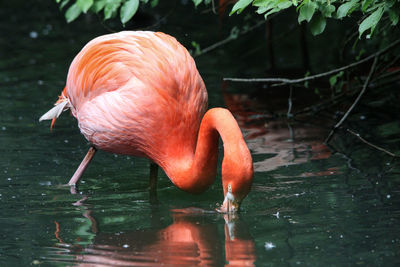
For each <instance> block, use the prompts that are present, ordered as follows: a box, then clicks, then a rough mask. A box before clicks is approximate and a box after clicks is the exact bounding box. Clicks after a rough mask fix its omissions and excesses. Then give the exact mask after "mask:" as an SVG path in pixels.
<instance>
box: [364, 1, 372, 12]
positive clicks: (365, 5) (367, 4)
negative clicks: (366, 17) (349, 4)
mask: <svg viewBox="0 0 400 267" xmlns="http://www.w3.org/2000/svg"><path fill="white" fill-rule="evenodd" d="M372 2H374V0H364V1H363V3H362V5H361V10H362V12H365V11H366V10H367V8H368V7H369V5H370V4H371V3H372Z"/></svg>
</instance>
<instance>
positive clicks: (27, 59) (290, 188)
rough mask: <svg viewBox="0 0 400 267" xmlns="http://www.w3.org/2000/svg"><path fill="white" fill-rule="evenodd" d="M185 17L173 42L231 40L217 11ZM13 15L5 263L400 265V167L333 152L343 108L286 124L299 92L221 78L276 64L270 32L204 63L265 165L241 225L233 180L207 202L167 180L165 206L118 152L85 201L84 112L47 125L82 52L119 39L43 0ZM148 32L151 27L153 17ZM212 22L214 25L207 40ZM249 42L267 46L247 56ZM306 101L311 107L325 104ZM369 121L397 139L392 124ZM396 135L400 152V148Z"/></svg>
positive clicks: (363, 152) (0, 127) (102, 158)
mask: <svg viewBox="0 0 400 267" xmlns="http://www.w3.org/2000/svg"><path fill="white" fill-rule="evenodd" d="M17 3H18V2H17ZM11 5H13V4H11ZM49 5H50V4H49ZM175 8H176V11H174V12H175V13H177V12H179V14H181V16H182V17H181V18H180V19H179V20H178V21H177V18H176V17H174V15H169V16H168V17H167V18H165V19H163V20H162V22H161V23H159V24H154V25H155V26H152V28H151V29H152V30H162V31H165V32H168V33H170V34H173V35H174V36H176V37H177V38H178V40H180V41H181V42H182V43H184V44H185V45H187V47H189V48H190V42H191V41H192V40H195V41H197V42H202V43H204V44H207V45H208V44H212V43H214V42H216V40H219V38H220V37H221V36H223V34H224V33H226V29H225V28H224V26H221V27H222V28H221V29H218V27H217V26H216V25H219V23H220V22H218V19H216V18H215V17H214V16H212V15H205V16H203V17H200V16H198V14H197V13H196V14H197V15H195V11H194V10H193V9H192V8H186V7H185V6H182V5H179V4H178V5H177V6H176V7H175ZM157 12H158V13H157V14H165V13H166V11H165V9H163V8H160V10H157ZM10 14H11V15H10ZM0 15H1V16H0V17H1V20H0V27H1V31H2V32H3V34H2V36H1V37H0V49H1V55H0V59H1V60H0V86H1V90H0V142H1V148H0V150H1V153H0V157H1V160H0V162H1V163H0V173H1V175H0V207H1V208H0V226H1V230H0V238H1V241H0V265H2V266H3V265H4V266H27V265H43V266H64V265H66V266H70V265H77V266H88V265H90V264H95V265H99V266H101V265H102V266H118V265H120V266H124V265H125V266H132V265H133V266H141V265H143V266H151V265H160V264H164V265H168V264H169V265H171V264H173V265H175V264H182V265H186V266H193V265H201V266H207V265H209V266H221V265H231V266H245V265H250V266H251V265H259V266H264V265H267V266H282V265H283V266H285V265H289V266H291V265H306V266H326V265H330V266H343V265H385V266H390V265H392V266H395V265H396V264H399V263H400V262H399V256H400V255H399V252H400V250H399V242H400V231H399V227H398V226H399V218H400V212H399V211H400V209H399V207H400V205H399V204H400V203H399V190H398V188H399V181H400V179H399V167H398V165H396V162H393V161H392V160H391V159H390V158H388V157H386V156H385V155H384V154H381V153H378V152H375V151H373V150H370V149H369V148H365V146H363V145H362V144H360V143H359V142H357V141H355V140H354V139H340V138H336V139H335V140H334V142H335V144H337V147H339V148H342V149H341V151H342V152H343V153H339V152H335V151H332V150H330V149H328V148H327V147H326V146H325V145H324V144H323V140H324V138H325V137H326V136H327V133H328V131H329V126H330V125H331V124H332V123H333V119H334V117H333V116H332V115H331V114H330V113H329V112H326V113H321V114H319V116H318V117H308V118H307V117H304V118H298V119H297V120H286V119H278V118H276V117H274V116H273V115H272V113H271V111H274V112H275V114H276V113H279V112H281V113H285V112H286V110H285V109H286V108H287V107H286V103H287V97H288V91H287V90H285V89H278V90H281V91H279V92H277V91H275V92H266V91H265V90H266V89H265V88H263V87H262V85H235V84H231V83H222V82H221V81H222V77H227V76H232V75H244V74H248V73H251V71H252V70H255V69H258V68H260V69H265V68H266V67H267V65H268V62H267V60H266V61H265V62H261V61H260V60H259V59H260V55H264V54H265V51H264V50H263V48H262V46H263V44H262V42H260V39H261V38H260V37H259V36H261V35H262V32H263V29H260V30H259V31H256V32H255V33H254V34H249V35H248V36H246V37H245V38H243V39H241V40H238V41H237V42H235V43H234V44H232V45H230V46H228V47H226V48H224V49H218V50H216V51H214V52H210V53H207V54H205V55H202V56H199V57H197V58H196V63H197V66H198V69H199V71H200V73H201V74H202V76H203V78H204V80H205V83H206V85H207V88H208V91H209V95H210V106H211V107H213V106H225V107H227V108H229V109H230V110H231V111H232V112H233V114H234V115H235V116H236V118H237V120H238V122H239V124H240V127H241V129H242V130H243V133H244V135H245V137H246V140H247V143H248V145H249V148H250V150H251V152H252V155H253V159H254V167H255V176H254V185H253V188H252V190H251V192H250V194H249V196H248V197H247V198H246V200H245V201H244V202H243V205H242V212H241V213H240V214H239V215H236V216H227V215H222V214H218V213H216V212H215V211H214V210H215V208H216V207H217V204H220V203H221V202H222V198H223V196H222V189H221V181H220V179H221V178H220V177H221V176H220V171H219V174H218V177H217V181H216V183H215V184H214V185H213V186H212V187H211V188H210V189H209V190H208V191H206V192H205V193H204V194H201V195H190V194H187V193H184V192H182V191H180V190H178V189H177V188H176V187H174V186H173V185H172V184H171V182H170V181H169V180H168V178H167V177H166V176H165V174H164V173H162V172H160V175H159V176H160V179H159V183H158V196H157V199H156V200H155V199H153V198H151V197H150V196H149V193H148V191H147V187H148V175H149V163H148V161H147V160H145V159H138V158H133V157H128V156H122V155H113V154H108V153H105V152H99V153H98V154H97V155H96V157H95V159H94V160H93V162H92V164H91V165H90V167H89V169H88V170H87V172H86V173H85V175H84V177H83V180H82V182H81V183H80V184H79V187H78V192H77V194H71V192H70V189H69V188H68V187H66V186H64V184H65V183H66V182H67V181H68V180H69V178H70V176H71V175H72V174H73V172H74V170H75V169H76V167H77V166H78V164H79V163H80V161H81V159H82V158H83V156H84V155H85V153H86V151H87V149H88V147H89V145H88V143H87V142H86V140H85V139H84V138H83V137H82V136H81V135H80V133H79V129H78V128H77V124H76V121H75V120H74V119H73V118H72V116H69V115H68V114H63V115H62V117H61V118H60V119H59V120H58V121H57V124H56V127H55V129H54V130H53V131H52V132H50V130H49V125H48V123H40V124H39V122H38V118H39V117H40V116H41V115H42V114H43V113H44V112H45V111H47V110H48V109H49V108H50V107H51V105H52V103H53V102H54V101H55V100H56V99H57V96H58V94H59V93H60V92H61V90H62V89H63V86H64V82H65V78H66V74H67V71H68V66H69V64H70V62H71V61H72V59H73V56H74V55H75V54H76V53H77V52H78V51H79V49H80V48H81V47H82V46H83V45H84V44H85V43H86V42H87V41H89V40H90V39H92V38H93V37H95V36H98V35H100V34H104V33H107V32H108V30H107V29H106V28H104V27H102V26H101V24H100V23H99V21H98V20H97V19H96V18H95V17H92V18H91V19H81V20H79V21H78V22H76V23H74V24H71V25H67V24H66V23H65V22H64V20H63V18H62V17H61V16H59V14H58V10H57V8H54V7H53V8H50V9H46V8H43V6H41V5H40V4H37V5H36V4H33V3H29V4H26V5H25V8H20V7H19V8H17V4H15V6H6V7H5V8H2V9H1V11H0ZM182 19H184V20H185V21H186V22H187V23H186V22H185V25H182V23H180V21H181V20H182ZM143 23H144V24H146V23H147V24H149V23H148V22H147V21H146V17H145V19H144V22H143ZM199 24H200V25H202V24H204V25H211V26H214V27H211V28H214V30H213V31H210V32H207V33H205V32H204V29H202V28H201V27H199V26H196V25H199ZM222 25H225V24H223V23H222ZM133 26H140V25H131V27H133ZM186 26H187V27H186ZM226 27H228V26H226ZM5 36H7V37H5ZM246 43H247V44H252V45H253V46H252V47H255V48H254V49H255V50H254V51H247V52H246V53H247V54H246V53H245V52H243V54H242V55H238V54H237V53H238V52H237V51H243V50H238V49H240V47H242V46H243V45H245V44H246ZM204 46H206V45H204ZM260 51H261V52H260ZM263 51H264V52H263ZM285 60H288V59H287V58H284V57H282V59H281V61H282V62H285ZM296 64H298V63H296V62H287V64H285V65H286V66H287V65H289V66H290V67H293V66H295V67H296ZM298 65H301V64H300V63H299V64H298ZM259 75H262V74H261V73H260V71H259ZM274 95H280V97H276V96H275V97H274ZM301 95H302V94H297V95H296V97H298V102H297V103H299V104H298V106H297V107H298V108H299V109H300V108H301V107H300V106H301V105H304V106H306V105H307V99H311V98H313V97H315V96H313V95H311V96H306V97H305V99H306V100H304V99H301ZM359 112H360V115H363V116H364V117H365V114H367V116H368V118H370V117H371V118H373V114H370V113H365V112H364V113H362V114H361V112H363V111H359ZM356 117H357V116H356ZM357 118H361V117H360V116H359V117H357ZM353 120H354V121H353V122H352V123H354V125H357V123H358V120H357V119H353ZM369 123H370V124H369V127H370V128H371V129H376V132H379V131H380V130H379V129H381V130H382V131H383V133H385V131H384V129H385V128H384V122H382V120H374V119H371V121H370V122H369ZM382 125H383V126H382ZM379 127H381V128H379ZM388 140H390V138H389V139H388ZM391 140H393V141H392V143H391V144H392V147H393V148H394V147H396V146H397V148H398V145H397V144H398V141H396V140H397V139H396V138H395V137H394V136H393V137H392V139H391ZM221 148H222V147H221ZM344 152H346V153H344Z"/></svg>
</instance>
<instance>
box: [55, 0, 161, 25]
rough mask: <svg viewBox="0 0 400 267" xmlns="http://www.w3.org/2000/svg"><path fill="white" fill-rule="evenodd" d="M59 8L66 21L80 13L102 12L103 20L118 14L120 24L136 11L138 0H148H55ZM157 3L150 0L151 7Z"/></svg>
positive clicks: (141, 0)
mask: <svg viewBox="0 0 400 267" xmlns="http://www.w3.org/2000/svg"><path fill="white" fill-rule="evenodd" d="M55 1H56V2H57V3H58V4H59V6H60V9H64V8H65V7H67V6H68V8H67V9H66V11H65V19H66V20H67V22H68V23H69V22H72V21H74V20H75V19H77V18H78V17H79V15H81V14H82V13H84V14H86V13H87V12H91V13H96V14H99V13H103V15H104V20H107V19H110V18H114V17H115V16H117V14H118V10H119V15H120V20H121V22H122V24H125V23H127V22H128V21H129V20H130V19H131V18H132V17H133V16H134V15H135V13H136V12H137V10H138V8H139V4H140V2H142V3H143V4H147V3H148V2H149V0H76V1H75V2H73V3H72V1H70V0H55ZM157 4H158V0H151V1H150V5H151V6H152V7H154V6H156V5H157Z"/></svg>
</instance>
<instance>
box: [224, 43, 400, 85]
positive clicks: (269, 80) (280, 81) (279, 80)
mask: <svg viewBox="0 0 400 267" xmlns="http://www.w3.org/2000/svg"><path fill="white" fill-rule="evenodd" d="M399 44H400V39H399V40H397V41H395V42H393V43H391V44H390V45H388V46H387V47H385V48H383V49H381V50H379V51H378V52H376V53H374V54H372V55H370V56H368V57H366V58H364V59H361V60H359V61H356V62H353V63H351V64H349V65H346V66H343V67H341V68H337V69H333V70H330V71H327V72H323V73H319V74H316V75H312V76H308V77H303V78H299V79H287V78H250V79H246V78H223V80H224V81H232V82H267V83H277V84H272V86H282V85H285V84H294V83H301V82H305V81H310V80H314V79H318V78H321V77H325V76H329V75H332V74H335V73H338V72H341V71H344V70H347V69H350V68H353V67H355V66H358V65H360V64H362V63H365V62H367V61H369V60H371V59H373V58H376V57H378V56H380V55H381V54H384V53H386V52H387V51H389V50H390V49H392V48H394V47H396V46H397V45H399Z"/></svg>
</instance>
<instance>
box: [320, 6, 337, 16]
mask: <svg viewBox="0 0 400 267" xmlns="http://www.w3.org/2000/svg"><path fill="white" fill-rule="evenodd" d="M335 10H336V7H335V6H334V5H322V6H320V7H319V11H321V13H322V15H323V16H324V17H325V18H330V17H332V13H333V12H335Z"/></svg>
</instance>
